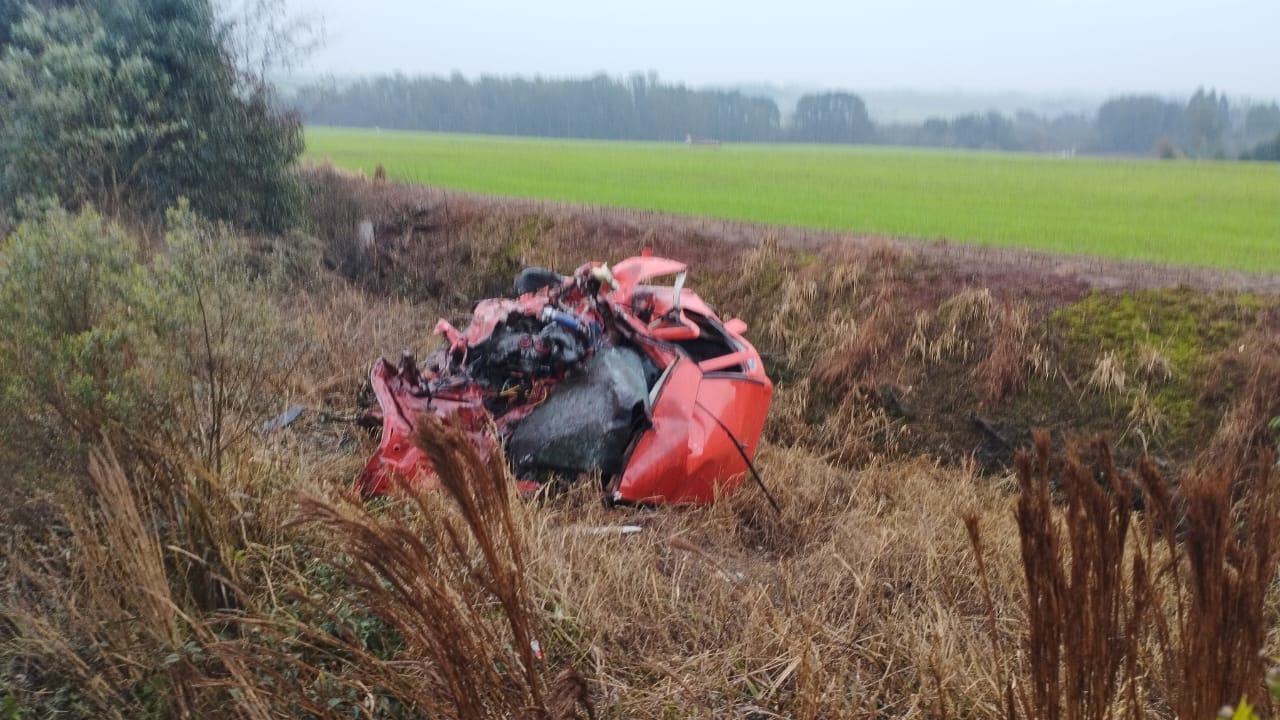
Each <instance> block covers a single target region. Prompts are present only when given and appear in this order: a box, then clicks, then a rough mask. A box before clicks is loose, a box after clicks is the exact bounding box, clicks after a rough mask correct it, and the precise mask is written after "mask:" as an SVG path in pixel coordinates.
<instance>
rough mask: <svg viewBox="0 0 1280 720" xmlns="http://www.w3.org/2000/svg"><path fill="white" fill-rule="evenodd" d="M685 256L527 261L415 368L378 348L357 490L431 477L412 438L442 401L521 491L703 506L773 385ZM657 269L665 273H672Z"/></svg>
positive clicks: (738, 470)
mask: <svg viewBox="0 0 1280 720" xmlns="http://www.w3.org/2000/svg"><path fill="white" fill-rule="evenodd" d="M686 273H687V267H686V266H685V265H684V264H683V263H680V262H677V261H675V260H668V259H664V258H658V257H651V256H649V255H647V254H646V255H645V256H643V257H633V258H630V259H627V260H623V261H622V262H619V263H617V264H616V265H614V266H613V267H612V268H610V267H609V266H608V265H606V264H604V263H600V262H592V263H588V264H586V265H583V266H582V267H580V268H578V269H577V271H575V272H574V273H573V275H571V276H568V277H565V276H561V275H559V274H556V273H554V272H551V271H548V270H542V269H537V268H531V269H529V270H525V271H524V272H523V273H521V274H520V277H518V278H517V280H516V287H515V295H516V296H515V297H514V298H495V299H489V300H483V301H481V302H480V303H478V304H477V305H476V306H475V309H474V311H473V313H472V317H471V322H470V324H469V325H468V326H467V327H466V329H465V330H458V329H456V328H455V327H454V326H452V325H450V324H449V323H448V322H446V321H445V320H440V322H439V323H438V324H437V326H436V332H437V333H438V334H440V335H442V336H443V337H444V339H445V340H446V341H447V346H446V347H444V348H442V349H440V350H438V351H437V352H435V353H433V354H432V355H431V356H430V357H428V358H427V360H426V361H425V362H424V363H423V365H422V367H421V368H419V366H418V363H417V362H416V361H415V358H414V356H413V355H412V354H410V353H408V352H406V353H405V356H404V357H403V358H402V359H401V360H400V362H399V364H393V363H391V362H388V361H387V360H386V359H379V360H378V361H377V362H376V363H375V364H374V366H373V369H372V370H371V371H370V381H371V383H372V386H373V391H374V394H375V395H376V397H377V401H378V406H379V409H378V413H379V414H380V418H376V419H380V421H381V425H382V439H381V444H380V446H379V448H378V451H377V453H375V454H374V456H373V457H372V458H370V459H369V462H368V464H367V465H366V466H365V468H364V471H363V472H362V473H361V475H360V477H359V479H358V480H357V487H358V489H359V490H360V491H361V492H362V493H364V494H366V495H378V494H384V493H387V492H390V491H391V490H392V488H393V485H394V479H395V478H396V477H397V476H398V477H400V478H403V479H405V480H408V481H409V482H410V483H412V484H417V485H420V486H426V487H431V486H434V485H436V484H437V483H438V479H437V478H435V477H434V474H433V472H432V468H431V466H430V461H429V460H428V459H427V457H426V455H425V454H424V453H423V452H422V451H421V450H419V449H418V448H417V447H415V446H414V445H413V444H412V442H411V441H410V437H411V434H412V431H413V428H414V425H415V421H416V420H417V419H419V418H421V417H422V416H423V415H426V414H432V413H433V414H435V415H437V416H440V417H441V418H444V419H446V420H447V421H452V422H458V423H461V425H462V426H463V427H464V428H465V429H466V430H467V431H468V432H469V433H470V435H471V437H472V439H473V440H474V442H475V443H476V445H477V446H478V447H479V448H480V449H481V451H482V452H485V453H489V452H493V451H495V450H496V449H500V451H501V452H503V453H504V454H505V456H506V459H507V462H508V463H509V465H510V466H511V468H512V471H513V473H514V475H515V477H516V478H517V479H518V481H519V482H520V483H521V486H522V488H523V489H526V490H528V489H534V488H536V487H538V486H539V485H540V484H542V483H545V482H546V481H548V480H550V479H554V478H576V477H579V476H583V475H591V476H595V475H597V474H598V476H599V477H600V478H601V482H602V490H603V491H604V496H605V499H606V500H607V501H609V502H612V503H623V504H664V503H706V502H710V501H712V500H714V499H716V498H717V497H718V496H720V495H722V494H725V493H727V492H731V491H734V490H737V489H738V488H739V487H740V486H741V485H742V483H743V480H744V479H745V477H746V473H747V472H748V470H749V469H750V470H752V471H754V470H753V469H752V468H751V458H752V457H753V456H754V455H755V451H756V446H757V444H758V443H759V441H760V434H761V431H762V429H763V427H764V421H765V414H766V413H767V411H768V408H769V401H770V399H771V397H772V394H773V384H772V382H770V380H769V378H768V376H767V375H766V374H765V370H764V365H763V363H762V362H761V359H760V355H759V353H757V352H756V349H755V348H754V347H752V345H751V343H749V342H747V340H746V339H745V338H744V337H743V333H745V332H746V329H747V327H746V324H745V323H743V322H742V321H741V320H737V319H734V320H730V321H728V322H724V323H722V322H721V321H720V319H719V318H718V317H717V316H716V312H715V311H714V310H713V309H712V308H711V307H710V306H709V305H707V304H706V303H705V302H703V301H702V299H701V298H699V297H698V296H697V294H695V293H694V292H693V291H691V290H690V289H688V288H686V287H684V281H685V276H686ZM662 278H670V282H669V283H666V284H662V283H659V282H658V280H659V279H662Z"/></svg>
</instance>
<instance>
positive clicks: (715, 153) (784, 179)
mask: <svg viewBox="0 0 1280 720" xmlns="http://www.w3.org/2000/svg"><path fill="white" fill-rule="evenodd" d="M306 140H307V155H308V157H309V158H311V159H313V160H323V159H325V158H328V159H329V160H331V161H332V162H333V163H334V165H337V166H339V167H345V168H351V169H359V170H363V171H365V172H368V173H371V172H372V171H373V168H374V167H375V166H376V165H378V164H379V163H381V164H382V165H383V166H384V167H385V168H386V170H387V173H388V174H389V175H390V176H391V177H392V178H394V179H400V180H408V181H413V182H421V183H427V184H432V185H440V186H444V187H450V188H456V189H459V190H469V191H474V192H481V193H491V194H497V195H511V196H517V197H526V198H544V199H554V200H567V201H575V202H583V203H593V204H600V205H611V206H616V207H626V208H639V209H650V210H661V211H665V212H672V213H680V214H686V215H701V216H711V217H720V218H730V219H738V220H747V221H752V222H759V223H770V224H781V225H793V226H801V227H813V228H824V229H830V230H840V231H849V232H857V233H875V234H885V235H894V236H901V237H912V238H922V239H940V238H945V239H948V240H952V241H958V242H968V243H981V244H986V245H1000V246H1006V247H1021V248H1033V249H1039V250H1050V251H1056V252H1068V253H1077V254H1086V255H1099V256H1106V257H1117V258H1134V259H1141V260H1151V261H1156V262H1164V263H1172V264H1180V265H1200V266H1210V267H1222V268H1237V269H1242V270H1250V271H1259V272H1280V166H1277V165H1275V164H1261V163H1236V162H1190V161H1187V162H1160V161H1155V160H1113V159H1093V158H1080V157H1076V158H1069V159H1063V158H1057V157H1046V156H1039V155H1034V156H1033V155H1018V154H1007V153H985V152H981V153H980V152H955V151H932V150H913V149H903V148H885V147H849V146H812V145H808V146H806V145H725V146H723V147H719V148H708V147H686V146H685V145H684V144H681V143H634V142H593V141H568V140H544V139H531V138H507V137H487V136H476V135H451V134H439V133H411V132H391V131H376V130H355V129H339V128H321V127H312V128H308V129H307V131H306Z"/></svg>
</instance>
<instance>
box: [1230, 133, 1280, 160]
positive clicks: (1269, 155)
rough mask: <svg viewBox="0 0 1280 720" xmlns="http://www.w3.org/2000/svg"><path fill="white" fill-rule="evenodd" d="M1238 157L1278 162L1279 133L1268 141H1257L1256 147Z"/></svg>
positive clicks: (1279, 149) (1279, 150)
mask: <svg viewBox="0 0 1280 720" xmlns="http://www.w3.org/2000/svg"><path fill="white" fill-rule="evenodd" d="M1240 159H1241V160H1265V161H1268V162H1280V134H1278V135H1276V136H1275V138H1274V139H1272V140H1270V141H1268V142H1264V143H1259V144H1258V146H1257V147H1255V148H1254V149H1252V150H1250V151H1249V152H1247V153H1245V154H1244V155H1242V156H1241V157H1240Z"/></svg>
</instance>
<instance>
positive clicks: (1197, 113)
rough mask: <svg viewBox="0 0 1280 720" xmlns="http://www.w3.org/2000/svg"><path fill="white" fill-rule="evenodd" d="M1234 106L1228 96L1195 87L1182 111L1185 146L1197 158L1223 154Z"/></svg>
mask: <svg viewBox="0 0 1280 720" xmlns="http://www.w3.org/2000/svg"><path fill="white" fill-rule="evenodd" d="M1230 112H1231V108H1230V106H1229V105H1228V103H1227V96H1225V95H1221V96H1219V95H1218V93H1217V92H1216V91H1213V90H1210V91H1209V92H1208V93H1206V92H1205V91H1204V88H1200V89H1198V90H1196V92H1195V94H1194V95H1192V96H1191V99H1190V100H1188V101H1187V108H1186V110H1185V111H1184V112H1183V115H1184V120H1183V128H1184V132H1185V138H1186V140H1185V147H1186V149H1187V150H1189V151H1190V152H1191V153H1192V154H1193V155H1195V156H1197V157H1211V156H1214V155H1221V154H1222V136H1223V133H1225V132H1226V129H1227V126H1228V120H1229V117H1230Z"/></svg>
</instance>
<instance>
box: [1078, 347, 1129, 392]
mask: <svg viewBox="0 0 1280 720" xmlns="http://www.w3.org/2000/svg"><path fill="white" fill-rule="evenodd" d="M1086 383H1087V384H1088V386H1089V387H1090V388H1092V389H1093V390H1095V391H1096V392H1099V393H1101V394H1102V395H1105V396H1106V397H1108V398H1110V399H1111V400H1112V401H1113V402H1114V401H1115V400H1116V399H1117V398H1119V397H1120V396H1121V395H1123V394H1124V389H1125V387H1126V386H1127V385H1128V384H1129V373H1128V372H1127V371H1126V370H1125V367H1124V362H1123V361H1122V360H1121V359H1120V358H1119V357H1117V356H1116V353H1115V351H1114V350H1108V351H1106V352H1105V353H1103V354H1102V356H1101V357H1099V358H1098V361H1097V362H1096V363H1095V364H1094V366H1093V369H1092V370H1090V371H1089V377H1088V379H1087V380H1086Z"/></svg>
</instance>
